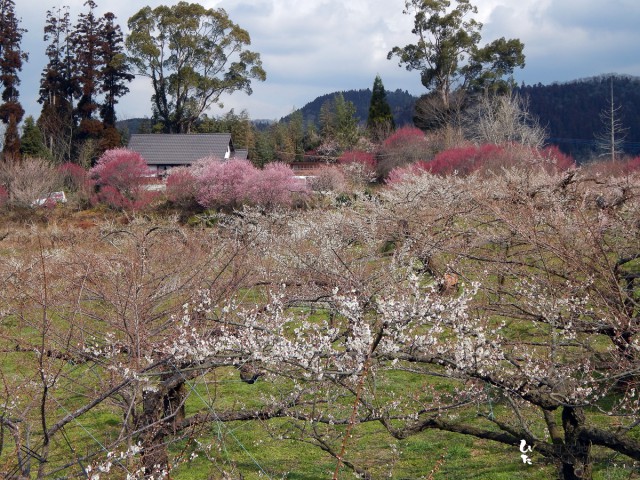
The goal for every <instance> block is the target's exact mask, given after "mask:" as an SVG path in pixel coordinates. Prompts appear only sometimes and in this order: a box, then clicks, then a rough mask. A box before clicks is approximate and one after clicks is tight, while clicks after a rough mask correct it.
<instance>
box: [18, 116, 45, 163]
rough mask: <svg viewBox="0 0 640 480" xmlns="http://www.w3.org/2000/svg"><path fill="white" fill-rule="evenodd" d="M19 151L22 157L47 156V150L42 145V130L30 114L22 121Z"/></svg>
mask: <svg viewBox="0 0 640 480" xmlns="http://www.w3.org/2000/svg"><path fill="white" fill-rule="evenodd" d="M20 153H21V154H22V155H23V156H24V157H36V158H48V157H49V150H47V148H46V147H45V145H44V139H43V137H42V132H41V131H40V128H38V126H37V125H36V123H35V121H34V119H33V117H32V116H28V117H27V118H26V119H25V121H24V127H23V129H22V138H21V139H20Z"/></svg>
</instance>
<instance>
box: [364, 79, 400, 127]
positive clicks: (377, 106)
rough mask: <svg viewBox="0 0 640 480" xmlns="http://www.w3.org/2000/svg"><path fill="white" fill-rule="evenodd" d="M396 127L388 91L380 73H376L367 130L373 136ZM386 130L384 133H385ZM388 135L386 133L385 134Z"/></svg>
mask: <svg viewBox="0 0 640 480" xmlns="http://www.w3.org/2000/svg"><path fill="white" fill-rule="evenodd" d="M394 129H395V122H394V121H393V114H392V113H391V107H390V106H389V102H387V93H386V92H385V89H384V85H383V84H382V79H381V78H380V75H376V79H375V80H374V82H373V91H372V93H371V103H370V104H369V117H368V118H367V130H369V133H370V134H371V135H372V136H373V137H378V136H381V135H384V134H385V133H388V132H390V131H391V130H394ZM383 132H384V133H383ZM384 136H386V135H384Z"/></svg>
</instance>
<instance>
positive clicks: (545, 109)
mask: <svg viewBox="0 0 640 480" xmlns="http://www.w3.org/2000/svg"><path fill="white" fill-rule="evenodd" d="M612 78H613V99H614V105H615V106H619V107H620V110H619V120H620V121H621V123H622V125H623V126H624V128H625V129H626V137H625V140H626V141H625V145H624V147H623V150H624V151H625V152H626V153H629V154H638V153H640V78H638V77H631V76H622V75H613V76H611V75H603V76H599V77H591V78H586V79H580V80H575V81H572V82H568V83H554V84H551V85H542V84H540V83H539V84H537V85H522V86H521V87H520V88H518V89H517V92H518V93H520V94H521V95H522V96H524V97H525V98H528V99H529V107H530V110H531V113H532V114H533V115H535V116H536V117H538V118H539V119H540V123H541V125H545V126H546V127H547V131H548V134H549V143H553V144H557V145H559V146H560V148H561V149H562V150H563V151H565V152H567V153H572V154H573V155H574V156H575V157H577V158H578V157H582V156H584V155H585V154H586V153H588V152H589V151H591V150H593V149H594V147H595V145H596V140H595V137H596V135H597V134H598V133H601V132H602V131H603V130H604V125H603V122H602V119H601V115H600V114H601V112H603V110H607V109H608V108H609V99H610V92H611V90H610V88H611V83H610V80H611V79H612Z"/></svg>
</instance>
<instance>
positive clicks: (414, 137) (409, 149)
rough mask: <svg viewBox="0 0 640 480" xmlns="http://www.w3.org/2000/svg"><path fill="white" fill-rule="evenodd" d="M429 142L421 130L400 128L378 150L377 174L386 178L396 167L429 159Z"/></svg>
mask: <svg viewBox="0 0 640 480" xmlns="http://www.w3.org/2000/svg"><path fill="white" fill-rule="evenodd" d="M431 155H432V153H431V152H430V148H429V142H428V141H427V138H426V137H425V135H424V133H423V132H422V130H420V129H418V128H415V127H402V128H400V129H398V130H396V131H395V132H394V133H393V134H392V135H391V136H390V137H389V138H387V139H386V140H385V141H384V142H383V144H382V148H381V150H380V154H379V159H378V164H377V172H378V175H379V176H380V177H381V178H386V177H387V175H388V174H389V172H391V170H393V169H394V168H396V167H400V166H402V165H407V164H410V163H415V162H417V161H419V160H428V159H430V158H431Z"/></svg>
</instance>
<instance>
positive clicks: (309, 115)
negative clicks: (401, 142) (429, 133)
mask: <svg viewBox="0 0 640 480" xmlns="http://www.w3.org/2000/svg"><path fill="white" fill-rule="evenodd" d="M337 93H342V96H343V97H344V99H345V101H347V102H351V103H353V105H354V106H355V107H356V117H357V118H358V119H359V121H360V123H365V122H366V121H367V116H368V115H369V103H370V102H371V89H370V88H367V89H361V90H347V91H343V92H332V93H327V94H326V95H322V96H320V97H317V98H316V99H314V100H312V101H311V102H309V103H307V104H306V105H305V106H304V107H302V108H301V109H300V110H301V111H302V116H303V118H304V121H305V123H306V124H309V123H315V124H318V123H319V118H320V109H321V108H322V105H324V104H325V103H326V102H329V101H331V99H333V97H334V95H336V94H337ZM416 100H417V98H416V97H414V96H413V95H411V94H410V93H409V92H407V91H403V90H400V89H398V90H395V91H393V92H392V91H387V102H389V106H390V107H391V111H392V112H393V120H394V121H395V122H396V125H398V126H402V125H408V124H413V106H414V104H415V102H416ZM288 118H289V116H287V117H284V118H283V120H284V121H286V120H287V119H288Z"/></svg>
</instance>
